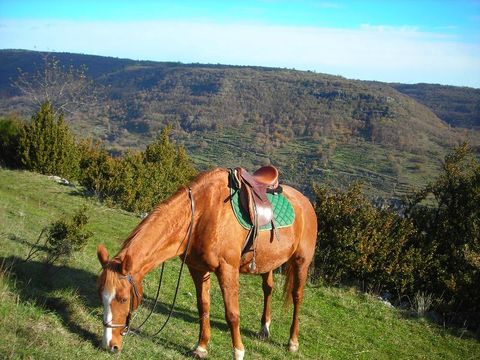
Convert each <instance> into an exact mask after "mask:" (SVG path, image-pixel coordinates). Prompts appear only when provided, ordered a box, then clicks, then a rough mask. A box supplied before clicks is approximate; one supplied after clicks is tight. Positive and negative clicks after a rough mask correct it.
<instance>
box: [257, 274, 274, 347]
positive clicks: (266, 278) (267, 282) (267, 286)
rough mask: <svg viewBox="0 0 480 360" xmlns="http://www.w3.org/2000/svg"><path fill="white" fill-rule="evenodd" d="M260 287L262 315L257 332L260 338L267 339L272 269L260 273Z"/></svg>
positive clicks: (268, 334)
mask: <svg viewBox="0 0 480 360" xmlns="http://www.w3.org/2000/svg"><path fill="white" fill-rule="evenodd" d="M262 280H263V283H262V289H263V315H262V327H261V328H260V331H259V333H258V336H260V337H261V338H262V339H267V338H268V337H269V336H270V321H271V316H270V313H271V308H270V304H271V302H272V291H273V271H270V272H268V273H265V274H262Z"/></svg>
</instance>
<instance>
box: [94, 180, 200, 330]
mask: <svg viewBox="0 0 480 360" xmlns="http://www.w3.org/2000/svg"><path fill="white" fill-rule="evenodd" d="M188 197H189V198H190V205H191V220H190V225H189V227H188V236H187V239H188V240H187V247H186V249H185V253H184V255H183V259H182V264H181V265H180V271H179V273H178V279H177V285H176V287H175V294H174V295H173V301H172V306H171V307H170V311H169V313H168V316H167V318H166V319H165V322H164V323H163V324H162V326H161V327H160V329H159V330H158V331H156V332H155V333H154V334H152V335H149V337H155V336H157V335H158V334H160V333H161V332H162V330H163V329H164V328H165V326H166V325H167V324H168V321H169V320H170V318H171V316H172V314H173V310H174V308H175V303H176V301H177V295H178V291H179V289H180V280H181V278H182V273H183V267H184V265H185V261H186V260H187V254H188V251H189V250H190V244H191V242H192V241H191V240H192V234H193V223H194V218H195V201H194V199H193V194H192V189H191V188H188ZM164 268H165V263H162V268H161V270H160V278H159V281H158V288H157V294H156V296H155V301H154V304H153V306H152V308H151V310H150V313H149V314H148V315H147V317H146V318H145V319H144V320H143V321H142V323H141V324H140V325H139V326H138V327H137V328H135V329H133V330H131V329H130V320H131V319H130V318H131V315H132V313H133V311H134V309H133V307H134V304H133V297H134V296H135V297H136V298H137V301H138V303H139V304H140V295H139V293H138V289H137V285H136V283H135V280H134V279H133V276H132V275H131V274H128V275H125V276H122V277H121V278H122V279H126V280H128V282H129V283H130V284H131V294H130V308H129V312H128V315H127V319H126V321H125V324H124V325H119V324H110V323H105V322H103V326H105V327H109V328H120V327H121V328H123V331H122V336H125V335H128V334H130V333H132V334H136V332H138V331H139V330H140V328H141V327H142V326H143V325H144V324H145V323H146V322H147V320H148V319H149V318H150V316H151V315H152V314H153V312H154V311H155V308H156V306H157V304H158V298H159V295H160V288H161V286H162V280H163V270H164Z"/></svg>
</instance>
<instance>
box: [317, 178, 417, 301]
mask: <svg viewBox="0 0 480 360" xmlns="http://www.w3.org/2000/svg"><path fill="white" fill-rule="evenodd" d="M314 193H315V198H316V203H315V211H316V213H317V218H318V229H319V232H318V241H317V249H316V253H315V270H316V273H317V275H319V276H321V277H322V278H323V280H324V281H326V282H327V283H329V284H336V283H341V282H352V281H353V282H358V283H360V285H361V286H362V287H363V288H364V289H371V290H375V291H380V290H387V289H388V290H390V291H394V292H396V293H397V294H399V295H402V294H405V293H407V292H408V291H411V290H412V288H413V285H414V283H415V281H414V280H415V274H416V272H418V271H419V270H421V269H422V268H423V262H422V256H421V254H420V251H419V249H417V248H416V247H415V245H414V242H413V241H412V239H413V238H414V234H415V228H414V227H413V224H412V222H411V221H409V220H406V219H402V218H400V217H399V216H396V215H395V214H394V213H393V212H390V211H388V210H379V209H377V208H375V207H374V206H373V205H371V204H370V202H369V201H368V200H367V199H366V198H365V197H364V195H363V193H362V186H361V185H360V184H358V183H357V184H354V185H352V186H351V187H350V188H349V189H348V190H347V191H345V192H344V191H340V190H334V191H328V190H327V189H326V188H324V187H317V186H316V187H315V188H314Z"/></svg>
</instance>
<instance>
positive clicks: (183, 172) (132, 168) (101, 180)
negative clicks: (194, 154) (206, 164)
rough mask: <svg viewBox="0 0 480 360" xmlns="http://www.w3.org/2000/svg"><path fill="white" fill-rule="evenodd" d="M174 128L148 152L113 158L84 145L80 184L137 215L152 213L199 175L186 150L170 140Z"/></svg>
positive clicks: (164, 132)
mask: <svg viewBox="0 0 480 360" xmlns="http://www.w3.org/2000/svg"><path fill="white" fill-rule="evenodd" d="M169 132H170V127H167V128H165V129H164V130H163V131H162V132H161V134H160V136H159V137H158V138H157V139H156V140H155V141H154V142H153V143H151V144H150V145H148V146H147V148H146V149H145V151H144V152H139V151H128V152H126V153H125V154H124V155H123V156H122V157H119V158H112V157H111V156H109V155H108V153H107V152H106V151H105V149H102V148H101V147H99V146H98V145H97V146H92V145H88V144H84V145H83V150H82V154H83V155H82V159H81V161H80V168H81V176H80V183H81V184H82V185H84V186H85V187H86V188H87V189H88V190H90V191H93V192H94V193H95V194H97V195H98V196H99V197H100V198H101V199H103V200H104V201H107V202H112V203H116V204H118V205H119V206H121V207H122V208H124V209H126V210H129V211H135V212H148V211H150V210H152V209H153V208H154V207H155V206H156V205H157V204H158V203H160V202H161V201H163V200H165V199H166V198H167V197H168V196H170V195H171V194H173V193H174V192H175V191H176V190H177V189H178V188H179V187H180V186H182V185H186V184H187V183H188V182H189V181H190V180H191V179H192V178H193V176H194V175H195V170H194V168H193V167H192V165H191V163H190V159H189V158H188V155H187V153H186V152H185V149H184V148H183V147H180V146H175V145H174V144H173V143H171V141H170V139H169Z"/></svg>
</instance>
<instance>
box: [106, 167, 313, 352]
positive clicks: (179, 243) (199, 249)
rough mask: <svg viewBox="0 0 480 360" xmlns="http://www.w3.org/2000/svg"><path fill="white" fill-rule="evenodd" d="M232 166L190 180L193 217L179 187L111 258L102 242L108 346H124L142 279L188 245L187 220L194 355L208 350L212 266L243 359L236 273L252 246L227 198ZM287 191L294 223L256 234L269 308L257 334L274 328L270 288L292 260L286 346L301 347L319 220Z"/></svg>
mask: <svg viewBox="0 0 480 360" xmlns="http://www.w3.org/2000/svg"><path fill="white" fill-rule="evenodd" d="M228 176H229V173H228V171H227V170H225V169H214V170H211V171H208V172H205V173H203V174H200V175H199V176H198V177H197V178H196V179H195V180H194V181H193V182H192V183H191V184H190V188H191V191H192V193H191V194H192V197H193V199H194V200H195V212H194V217H193V218H191V214H192V213H191V210H192V209H191V202H190V198H189V192H188V190H187V189H185V188H182V189H180V190H178V191H177V192H176V193H175V194H174V195H173V196H172V197H171V198H169V199H168V200H167V201H165V202H163V203H162V204H160V205H159V206H158V207H157V208H156V209H155V210H153V211H152V212H151V213H150V215H149V216H148V217H146V218H145V219H144V220H143V221H142V222H141V223H140V224H139V225H138V226H137V227H136V228H135V229H134V230H133V232H132V233H131V234H130V235H129V237H128V238H127V239H126V240H125V242H124V243H123V246H122V248H121V250H120V251H119V252H118V253H117V255H115V256H114V257H113V258H112V259H109V258H108V254H107V251H106V249H105V247H104V246H103V245H99V246H98V249H97V255H98V259H99V260H100V263H101V265H102V267H103V271H102V273H101V274H100V277H99V279H98V290H99V294H100V296H101V299H102V302H103V307H104V314H103V319H104V321H103V323H104V335H103V346H104V347H105V348H107V349H110V350H111V351H113V352H116V351H119V350H120V349H121V346H122V336H123V334H124V330H125V328H126V327H127V325H128V323H129V318H130V314H131V312H132V311H133V310H135V309H136V308H137V307H138V305H139V303H140V300H141V297H142V285H141V284H142V279H143V278H144V276H145V275H146V274H147V273H148V272H149V271H151V270H152V269H153V268H155V267H156V266H158V265H159V264H161V263H162V262H164V261H167V260H169V259H171V258H173V257H175V256H182V255H183V254H184V253H185V251H186V249H187V240H188V238H189V236H188V235H189V231H190V226H192V235H191V245H190V248H189V251H188V254H187V258H186V265H187V266H188V269H189V271H190V274H191V276H192V278H193V281H194V283H195V288H196V292H197V307H198V313H199V318H200V335H199V338H198V342H197V344H196V345H195V347H194V349H193V350H192V355H193V356H194V357H197V358H204V357H206V356H207V345H208V341H209V340H210V318H209V316H210V273H211V272H214V273H215V275H216V276H217V279H218V282H219V284H220V288H221V291H222V295H223V301H224V305H225V318H226V321H227V324H228V327H229V329H230V332H231V337H232V343H233V352H234V358H235V359H243V356H244V347H243V344H242V339H241V337H240V311H239V304H238V288H239V273H251V272H252V271H251V269H250V268H249V263H250V261H251V259H252V255H251V253H247V254H246V255H245V256H243V257H242V255H241V253H242V246H243V243H244V240H245V238H246V236H247V232H248V231H247V230H245V229H244V228H243V227H242V226H241V225H240V224H239V222H238V221H237V219H236V218H235V215H234V213H233V211H232V207H231V205H230V201H229V196H230V192H229V188H228ZM283 194H284V195H285V196H286V197H287V199H288V200H290V202H291V204H292V206H293V209H294V211H295V221H294V223H293V224H292V226H290V227H286V228H280V229H277V232H278V239H277V237H275V236H274V235H273V231H261V232H259V234H258V238H257V240H256V246H257V252H256V268H255V269H254V270H253V271H254V273H256V274H259V275H261V276H262V278H263V286H262V287H263V293H264V308H263V316H262V320H261V330H260V336H262V337H268V336H269V326H270V321H271V320H270V319H271V318H270V302H271V296H272V289H273V274H272V271H273V270H274V269H276V268H278V267H279V266H280V265H282V264H284V263H287V272H286V280H285V289H284V294H285V296H286V300H287V301H288V300H293V306H294V308H293V321H292V325H291V327H290V339H289V342H288V349H289V350H290V351H297V350H298V346H299V342H298V332H299V311H300V304H301V302H302V299H303V289H304V286H305V282H306V280H307V272H308V267H309V265H310V263H311V261H312V257H313V254H314V250H315V243H316V237H317V220H316V216H315V211H314V210H313V207H312V205H311V204H310V202H309V200H308V199H307V198H306V197H305V196H303V195H302V194H301V193H300V192H298V191H297V190H295V189H293V188H291V187H289V186H283Z"/></svg>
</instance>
